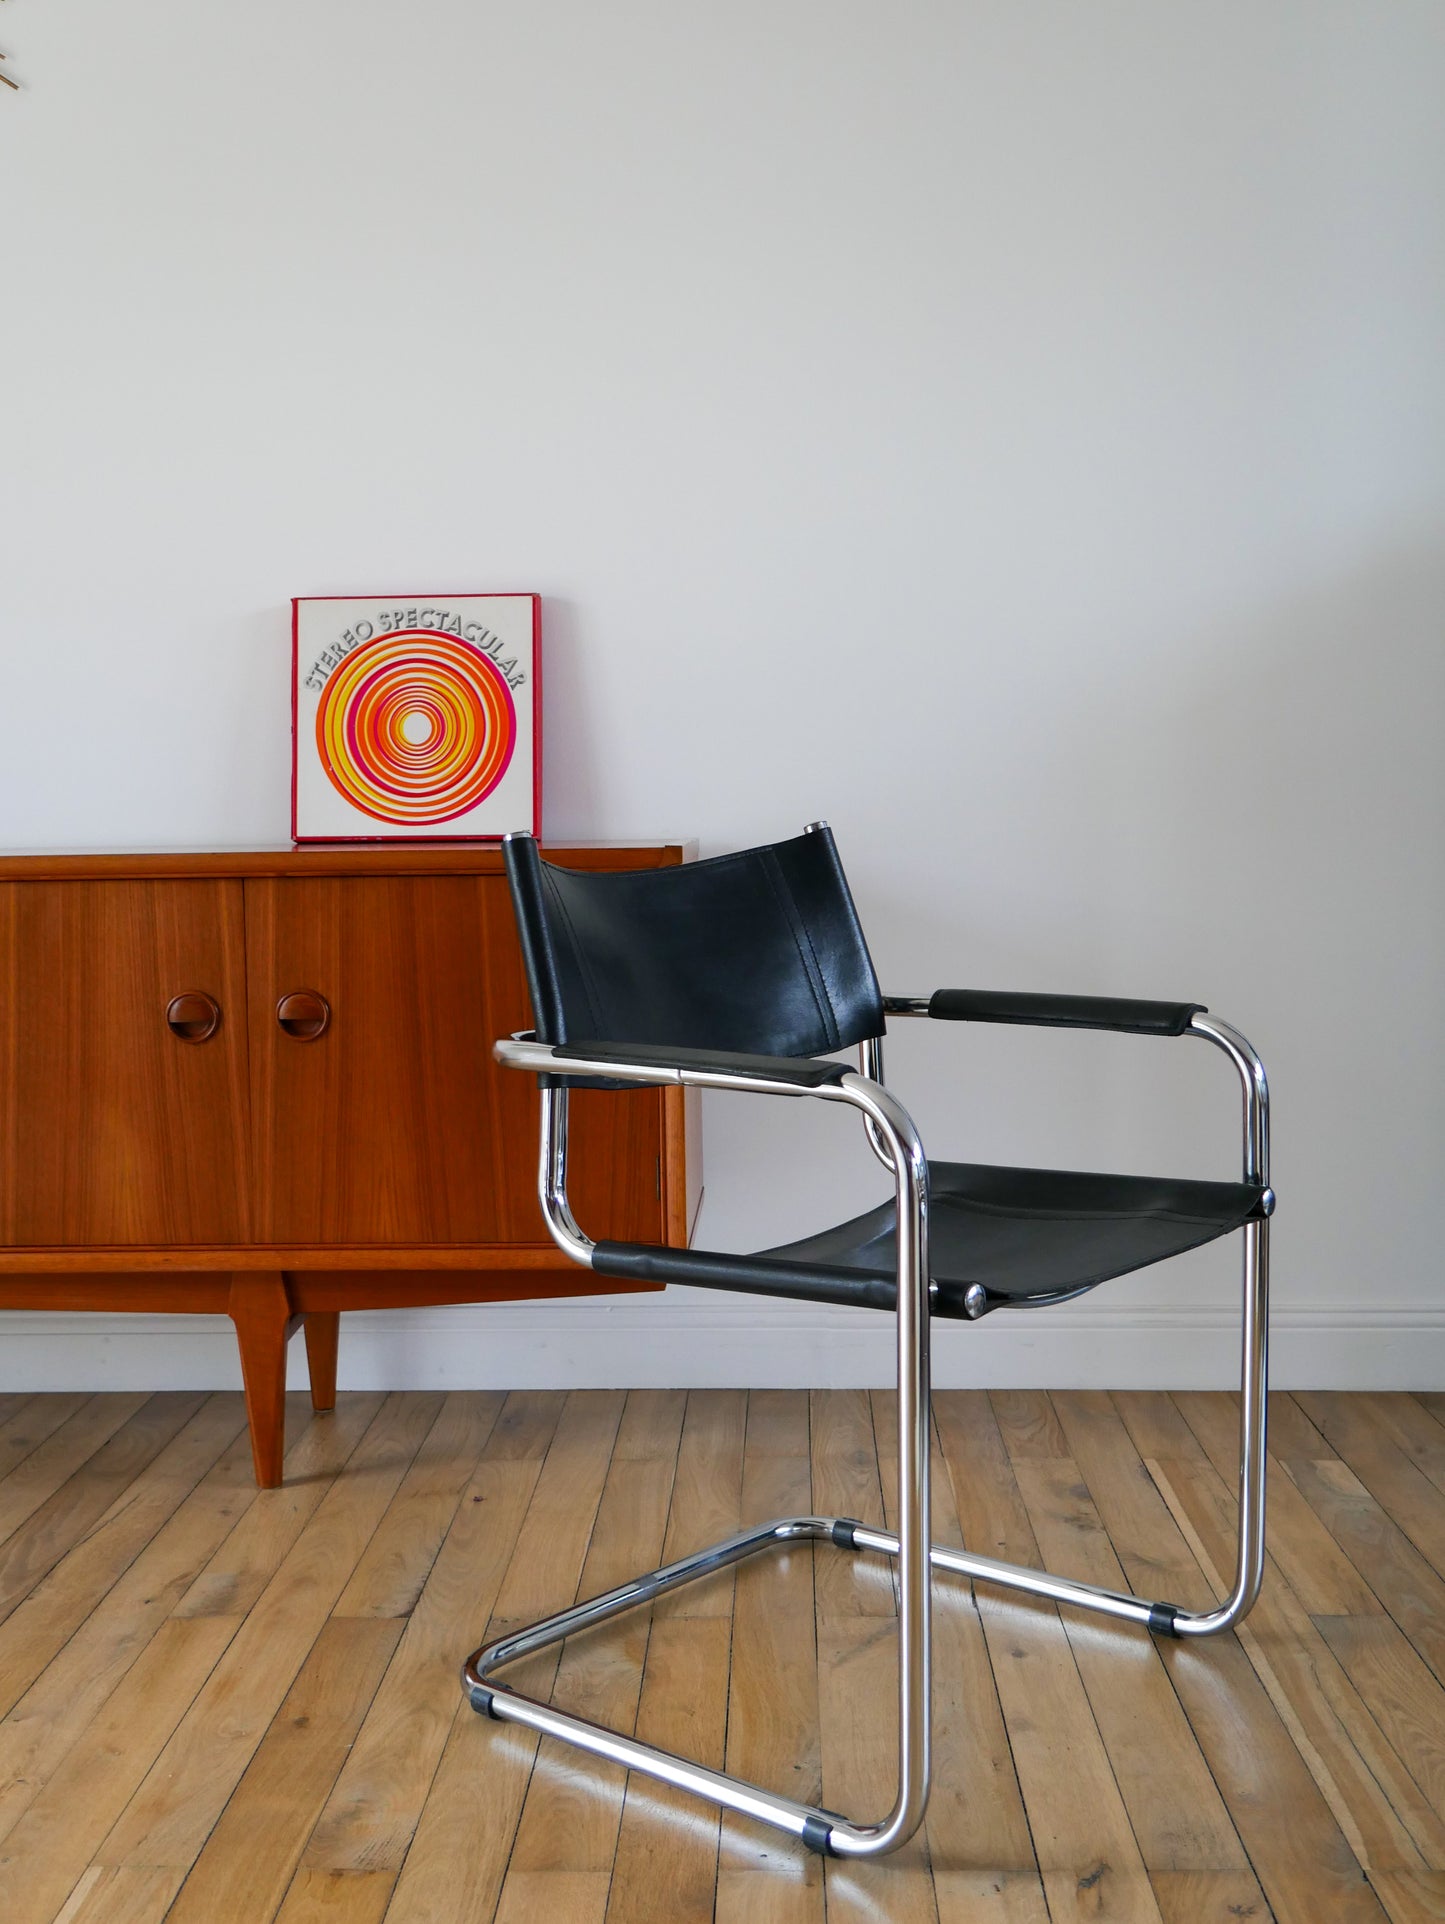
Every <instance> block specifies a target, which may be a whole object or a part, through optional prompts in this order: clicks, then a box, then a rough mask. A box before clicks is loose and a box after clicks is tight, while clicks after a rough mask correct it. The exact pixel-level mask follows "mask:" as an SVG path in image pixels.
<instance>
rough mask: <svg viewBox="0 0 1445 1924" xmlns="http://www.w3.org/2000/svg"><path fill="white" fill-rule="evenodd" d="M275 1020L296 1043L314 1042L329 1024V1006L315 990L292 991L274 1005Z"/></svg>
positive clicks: (323, 997) (323, 1033) (324, 998)
mask: <svg viewBox="0 0 1445 1924" xmlns="http://www.w3.org/2000/svg"><path fill="white" fill-rule="evenodd" d="M276 1020H277V1021H278V1022H279V1023H280V1024H281V1027H282V1028H283V1029H284V1030H285V1031H286V1033H287V1035H289V1036H292V1037H294V1039H295V1040H296V1041H297V1042H314V1041H315V1040H316V1038H317V1037H318V1036H322V1035H325V1033H326V1031H327V1028H328V1026H329V1025H330V1022H331V1004H330V1003H329V1002H328V1001H327V1000H326V997H325V996H324V995H318V994H317V993H316V991H315V989H293V990H292V991H291V992H290V994H289V995H283V996H282V998H281V1000H280V1001H279V1002H278V1003H277V1004H276Z"/></svg>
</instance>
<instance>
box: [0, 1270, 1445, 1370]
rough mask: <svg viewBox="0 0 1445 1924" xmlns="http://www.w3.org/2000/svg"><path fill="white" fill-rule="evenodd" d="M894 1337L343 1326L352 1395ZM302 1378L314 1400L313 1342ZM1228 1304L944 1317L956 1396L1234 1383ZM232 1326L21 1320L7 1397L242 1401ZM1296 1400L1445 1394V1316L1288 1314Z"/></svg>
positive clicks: (800, 1319)
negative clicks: (208, 1396) (100, 1394)
mask: <svg viewBox="0 0 1445 1924" xmlns="http://www.w3.org/2000/svg"><path fill="white" fill-rule="evenodd" d="M892 1368H893V1364H892V1339H891V1324H890V1322H889V1321H888V1320H886V1319H884V1318H882V1317H871V1316H868V1315H866V1314H864V1313H860V1312H855V1311H847V1310H831V1311H821V1312H820V1311H816V1310H812V1309H807V1308H803V1307H798V1308H794V1307H792V1306H781V1305H776V1304H774V1305H767V1306H762V1307H759V1306H754V1305H749V1304H740V1303H738V1302H737V1301H735V1300H720V1299H718V1298H706V1297H699V1296H692V1297H689V1298H684V1297H683V1294H682V1292H676V1293H674V1295H673V1296H672V1297H671V1299H670V1300H668V1301H667V1302H666V1303H665V1304H664V1303H663V1301H662V1300H661V1299H659V1298H651V1297H649V1298H638V1297H621V1298H614V1299H598V1298H590V1299H586V1300H582V1301H575V1300H574V1301H559V1302H552V1303H497V1304H485V1305H471V1304H465V1305H460V1306H456V1307H446V1308H435V1309H424V1310H406V1311H403V1310H374V1311H367V1312H357V1313H356V1314H354V1315H350V1316H346V1317H344V1318H343V1319H342V1335H341V1366H340V1382H341V1385H342V1387H343V1388H347V1389H438V1388H446V1389H510V1388H518V1389H539V1388H559V1389H593V1388H609V1389H611V1388H625V1389H632V1388H655V1387H672V1386H677V1387H687V1388H708V1387H724V1386H743V1387H756V1388H795V1387H800V1386H815V1387H819V1388H845V1387H854V1386H859V1385H865V1386H877V1385H883V1384H886V1383H888V1382H889V1381H890V1380H891V1377H892ZM290 1374H291V1382H292V1384H293V1386H294V1387H297V1388H300V1387H303V1386H304V1384H305V1381H306V1363H305V1356H304V1353H303V1348H302V1345H301V1344H300V1343H299V1342H297V1343H293V1345H292V1348H291V1359H290ZM1238 1376H1239V1323H1238V1314H1237V1311H1235V1310H1234V1309H1231V1308H1218V1309H1215V1308H1207V1309H1198V1308H1194V1309H1182V1308H1181V1309H1169V1308H1159V1309H1147V1308H1135V1309H1109V1308H1099V1309H1094V1310H1090V1309H1059V1310H1054V1311H1046V1310H1041V1311H1036V1312H1034V1313H1033V1314H1032V1315H1019V1316H1012V1317H1011V1316H1009V1315H1008V1314H1007V1313H1004V1314H1000V1315H997V1316H994V1317H990V1318H988V1319H987V1320H986V1321H984V1322H982V1323H979V1324H976V1325H959V1324H950V1323H935V1325H934V1337H933V1380H934V1383H935V1385H936V1386H937V1387H938V1388H940V1389H967V1388H999V1389H1002V1388H1041V1387H1042V1388H1053V1389H1224V1388H1228V1387H1229V1386H1231V1385H1232V1384H1234V1383H1236V1382H1237V1381H1238ZM240 1380H241V1376H240V1367H239V1364H238V1361H237V1356H236V1343H235V1336H234V1333H233V1331H232V1328H231V1324H230V1322H229V1321H228V1320H227V1319H226V1318H225V1317H222V1316H143V1315H136V1316H99V1315H83V1314H72V1315H67V1314H64V1313H55V1312H48V1311H27V1310H14V1311H7V1312H6V1314H5V1315H4V1316H3V1317H0V1390H104V1389H113V1390H136V1389H212V1388H214V1389H234V1388H238V1387H239V1386H240ZM1271 1380H1272V1381H1273V1383H1274V1384H1275V1385H1276V1386H1277V1387H1278V1388H1281V1389H1291V1388H1294V1389H1303V1388H1313V1389H1438V1388H1441V1387H1445V1308H1441V1309H1437V1308H1427V1307H1422V1306H1419V1305H1414V1304H1410V1305H1402V1306H1396V1307H1381V1306H1379V1305H1378V1304H1371V1305H1370V1306H1368V1307H1363V1308H1358V1309H1348V1310H1342V1309H1338V1308H1334V1307H1323V1306H1321V1307H1316V1308H1309V1307H1294V1306H1292V1307H1289V1308H1281V1309H1278V1310H1276V1311H1275V1313H1274V1316H1273V1319H1272V1352H1271Z"/></svg>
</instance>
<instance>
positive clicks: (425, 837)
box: [291, 588, 542, 847]
mask: <svg viewBox="0 0 1445 1924" xmlns="http://www.w3.org/2000/svg"><path fill="white" fill-rule="evenodd" d="M428 592H429V594H430V596H431V599H432V600H433V601H435V602H438V603H442V602H445V601H447V600H456V601H461V600H468V599H478V598H482V599H486V600H488V601H530V602H531V604H532V659H531V688H530V691H529V692H530V701H529V708H530V712H531V718H532V820H531V823H530V824H524V823H522V822H513V823H511V824H510V826H509V827H508V828H505V829H503V828H499V829H497V830H496V831H495V832H492V833H488V834H485V835H447V834H444V833H442V832H441V831H440V830H439V829H435V828H426V827H418V829H417V831H416V833H414V834H409V833H408V832H407V831H406V829H405V827H404V826H402V825H401V824H398V825H397V826H396V827H395V828H393V829H391V830H389V831H388V832H386V833H384V834H376V835H302V834H301V833H300V832H299V824H298V822H297V802H298V797H297V783H298V774H299V768H300V752H301V742H300V715H299V712H298V691H299V687H300V678H301V674H300V671H301V608H302V605H303V604H309V603H312V602H324V601H352V602H361V603H372V604H375V603H376V602H379V601H381V602H385V601H390V602H393V603H404V604H416V603H419V602H420V601H421V600H422V599H423V597H421V596H418V595H397V594H394V593H391V592H390V591H389V592H388V593H386V594H384V595H294V596H293V597H292V600H291V839H292V841H293V842H294V843H296V844H297V846H298V847H305V846H308V845H321V844H326V843H338V842H471V843H479V842H500V841H501V840H502V837H503V836H504V835H506V834H509V833H510V832H511V830H512V829H518V828H522V827H526V826H530V829H531V832H532V834H533V835H536V836H540V835H541V833H542V597H541V596H540V595H537V594H527V593H524V592H517V591H514V590H504V591H492V590H489V589H478V588H473V589H468V590H466V591H465V593H457V594H455V595H451V596H448V595H444V594H441V593H439V592H438V591H437V590H435V589H432V590H429V591H428ZM404 632H415V631H404ZM504 692H505V691H504ZM498 779H500V777H499V778H498Z"/></svg>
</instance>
